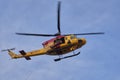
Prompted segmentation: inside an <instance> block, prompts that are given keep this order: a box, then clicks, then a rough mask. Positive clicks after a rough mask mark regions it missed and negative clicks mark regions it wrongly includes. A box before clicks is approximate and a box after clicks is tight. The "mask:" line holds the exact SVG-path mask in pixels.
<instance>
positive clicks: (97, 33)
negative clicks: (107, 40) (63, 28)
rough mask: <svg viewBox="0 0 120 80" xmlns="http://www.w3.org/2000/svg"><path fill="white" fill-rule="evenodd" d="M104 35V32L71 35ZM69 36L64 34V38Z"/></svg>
mask: <svg viewBox="0 0 120 80" xmlns="http://www.w3.org/2000/svg"><path fill="white" fill-rule="evenodd" d="M100 34H104V32H94V33H78V34H73V35H100ZM67 35H71V34H65V36H67Z"/></svg>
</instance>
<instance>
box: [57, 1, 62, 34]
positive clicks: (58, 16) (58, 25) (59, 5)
mask: <svg viewBox="0 0 120 80" xmlns="http://www.w3.org/2000/svg"><path fill="white" fill-rule="evenodd" d="M60 7H61V2H60V1H59V2H58V11H57V28H58V34H59V35H60V34H61V30H60Z"/></svg>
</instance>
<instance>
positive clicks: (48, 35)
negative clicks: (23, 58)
mask: <svg viewBox="0 0 120 80" xmlns="http://www.w3.org/2000/svg"><path fill="white" fill-rule="evenodd" d="M16 34H17V35H26V36H44V37H50V36H56V35H55V34H33V33H16Z"/></svg>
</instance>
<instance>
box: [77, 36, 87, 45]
mask: <svg viewBox="0 0 120 80" xmlns="http://www.w3.org/2000/svg"><path fill="white" fill-rule="evenodd" d="M78 42H79V44H82V45H85V44H86V39H85V38H79V40H78Z"/></svg>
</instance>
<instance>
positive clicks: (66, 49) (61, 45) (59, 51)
mask: <svg viewBox="0 0 120 80" xmlns="http://www.w3.org/2000/svg"><path fill="white" fill-rule="evenodd" d="M60 10H61V1H58V4H57V30H58V32H57V33H55V34H34V33H16V34H17V35H26V36H42V37H54V38H52V39H50V40H47V41H45V42H43V43H42V45H43V48H41V49H38V50H34V51H30V52H25V51H24V50H20V51H19V54H16V53H14V52H13V51H12V50H14V49H15V48H12V49H5V50H2V51H8V54H9V55H10V57H11V58H12V59H18V58H25V59H26V60H31V57H32V56H38V55H51V56H59V58H56V59H54V61H60V60H62V59H66V58H70V57H74V56H77V55H79V54H80V52H78V53H74V51H75V50H76V49H79V48H81V47H82V46H84V45H85V44H86V39H85V38H78V37H77V36H78V35H98V34H104V32H94V33H78V34H61V29H60ZM70 52H73V54H72V55H69V56H64V57H63V56H62V55H64V54H68V53H70Z"/></svg>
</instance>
